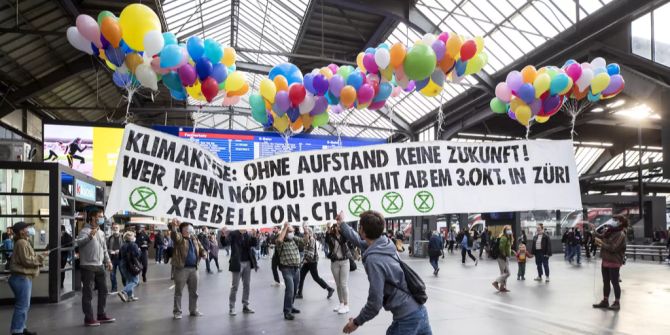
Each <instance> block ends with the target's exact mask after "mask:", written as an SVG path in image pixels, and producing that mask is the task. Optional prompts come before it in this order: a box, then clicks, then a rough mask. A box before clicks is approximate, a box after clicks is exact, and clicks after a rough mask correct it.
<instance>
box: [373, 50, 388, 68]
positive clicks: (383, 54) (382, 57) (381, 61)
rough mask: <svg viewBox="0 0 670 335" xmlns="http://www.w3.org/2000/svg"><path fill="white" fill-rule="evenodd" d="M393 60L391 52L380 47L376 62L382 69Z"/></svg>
mask: <svg viewBox="0 0 670 335" xmlns="http://www.w3.org/2000/svg"><path fill="white" fill-rule="evenodd" d="M390 62H391V54H390V53H389V51H388V50H386V49H384V48H378V49H377V51H375V63H377V66H378V67H379V68H380V69H385V68H386V67H387V66H389V63H390Z"/></svg>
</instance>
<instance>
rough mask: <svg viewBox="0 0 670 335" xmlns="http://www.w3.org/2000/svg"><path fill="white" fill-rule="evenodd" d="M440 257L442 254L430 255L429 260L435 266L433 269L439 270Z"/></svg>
mask: <svg viewBox="0 0 670 335" xmlns="http://www.w3.org/2000/svg"><path fill="white" fill-rule="evenodd" d="M439 259H440V255H437V256H429V262H430V265H431V266H432V267H433V271H437V269H438V268H439V266H438V265H437V261H438V260H439Z"/></svg>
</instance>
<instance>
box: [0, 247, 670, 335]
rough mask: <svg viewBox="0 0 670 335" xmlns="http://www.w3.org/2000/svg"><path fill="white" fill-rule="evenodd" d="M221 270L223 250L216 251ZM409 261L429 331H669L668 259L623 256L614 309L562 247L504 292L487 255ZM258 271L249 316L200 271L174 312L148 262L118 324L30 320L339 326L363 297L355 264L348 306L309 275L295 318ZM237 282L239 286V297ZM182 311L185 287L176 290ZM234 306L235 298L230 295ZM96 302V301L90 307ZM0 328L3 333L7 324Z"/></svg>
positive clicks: (69, 309) (140, 326) (46, 328)
mask: <svg viewBox="0 0 670 335" xmlns="http://www.w3.org/2000/svg"><path fill="white" fill-rule="evenodd" d="M221 263H222V265H223V264H225V265H226V266H225V270H227V263H228V262H227V258H226V257H225V256H224V255H222V256H221ZM409 263H410V264H411V265H412V267H414V268H415V269H416V270H417V271H418V272H419V273H420V274H425V276H424V279H425V281H426V285H427V286H428V294H429V300H428V303H427V305H426V306H427V308H428V311H429V315H430V319H431V325H432V328H433V332H434V333H435V334H477V335H484V334H496V335H501V334H514V335H517V334H519V335H521V334H524V335H525V334H636V335H637V334H657V335H660V334H670V317H669V314H668V312H669V311H670V279H669V278H670V266H668V265H661V264H658V263H643V262H637V263H634V262H629V264H628V265H626V266H625V267H624V268H623V270H622V277H623V283H622V287H623V298H622V310H621V311H619V312H618V313H616V312H611V311H601V310H594V309H592V308H591V304H592V303H593V302H596V301H598V300H599V299H600V298H601V287H602V284H601V279H600V272H599V268H598V266H599V264H597V263H595V262H584V264H583V265H581V266H573V265H570V264H567V263H565V262H564V261H563V259H562V256H561V255H557V256H555V257H552V259H551V261H550V267H551V271H552V275H551V282H550V283H537V282H534V281H533V280H532V278H533V277H534V275H535V273H536V272H535V267H534V262H531V263H528V268H527V276H526V279H527V280H526V281H517V280H516V270H517V266H516V264H512V265H511V268H512V272H513V274H512V276H511V277H510V280H509V285H508V286H509V288H510V290H511V292H510V293H506V294H500V293H495V291H494V289H493V287H492V286H491V281H492V280H493V279H494V278H495V277H496V276H497V275H498V266H497V263H496V262H494V261H490V260H485V261H482V262H480V264H479V266H477V267H475V266H474V264H473V263H471V262H470V261H468V264H466V265H465V266H463V265H462V264H461V263H460V255H458V256H457V255H447V258H446V259H445V260H441V264H440V266H441V268H442V269H441V271H440V276H439V277H434V276H432V274H431V273H432V268H430V265H429V264H428V260H425V259H410V260H409ZM260 264H261V270H259V271H258V272H255V273H252V291H251V304H252V307H253V308H254V309H255V310H256V314H253V315H244V314H241V313H240V314H238V315H237V316H235V317H230V316H228V314H227V312H228V294H229V292H230V278H231V276H230V273H229V272H228V271H224V272H223V273H218V274H212V275H208V274H206V273H205V272H204V269H201V272H200V284H199V287H200V288H199V293H200V300H199V304H200V311H202V312H203V313H205V316H204V317H202V318H197V319H196V318H190V317H184V319H182V320H176V321H175V320H172V318H171V316H172V298H173V290H172V282H171V281H170V280H169V265H155V264H152V265H151V267H150V269H149V282H148V283H147V284H142V285H140V286H139V287H138V289H137V295H138V296H139V298H140V301H138V302H135V303H126V304H124V303H122V302H121V301H120V300H119V299H118V297H116V296H110V299H109V301H108V311H109V314H110V315H112V316H114V317H116V318H117V320H118V321H117V323H115V324H109V325H103V326H101V327H99V328H96V329H87V328H84V327H83V326H82V322H83V316H82V313H81V302H80V296H79V295H77V296H76V297H75V298H74V299H71V300H69V301H67V302H64V303H60V304H57V305H35V306H33V307H32V309H31V311H30V318H29V323H28V324H29V328H30V329H31V330H35V331H37V332H38V333H39V334H68V335H78V334H87V335H90V334H115V335H120V334H123V335H132V334H143V335H144V334H203V335H204V334H236V335H241V334H268V335H275V334H319V335H326V334H341V333H342V327H343V326H344V324H345V323H346V322H347V320H348V318H349V317H353V316H355V315H356V314H357V312H358V311H359V310H360V308H361V307H362V306H363V304H364V303H365V299H366V296H367V288H368V283H367V280H366V275H365V272H364V270H363V268H362V267H361V266H359V270H358V271H355V272H352V273H351V276H350V280H349V292H350V300H351V303H350V304H351V307H352V313H351V314H350V315H348V316H345V315H337V314H335V313H333V312H332V306H333V305H334V304H335V302H336V301H337V298H336V295H335V296H334V297H333V298H332V299H331V300H330V301H327V300H326V291H325V290H322V289H321V288H320V287H318V286H317V285H316V284H315V283H314V281H313V280H312V279H311V278H310V277H309V276H308V277H307V280H306V283H305V292H304V295H305V299H303V300H297V303H296V305H297V308H299V309H301V310H302V313H301V314H299V315H297V318H296V320H294V321H285V320H284V319H283V316H282V313H281V308H282V307H281V306H282V301H283V300H282V299H283V289H281V288H275V287H271V286H270V283H271V282H272V279H271V278H272V275H271V272H270V261H269V259H265V260H261V262H260ZM329 265H330V264H329V262H328V261H327V260H324V259H321V262H320V264H319V271H320V273H321V275H322V277H323V278H324V279H325V280H326V281H328V282H329V283H330V285H333V280H332V275H331V274H330V266H329ZM241 293H242V292H241V288H240V292H238V294H239V295H240V297H238V299H241ZM184 295H185V296H184V297H183V298H184V301H183V307H184V309H185V310H186V308H187V305H188V302H187V300H188V299H187V294H186V290H185V291H184ZM238 305H241V303H239V302H238ZM94 306H95V305H94ZM10 318H11V307H10V306H2V307H0V320H1V322H0V324H1V325H2V327H4V328H5V329H7V328H9V326H8V323H9V319H10ZM390 322H391V314H390V313H388V312H385V311H381V312H380V314H379V315H378V316H377V318H375V319H374V320H373V321H371V322H369V323H368V324H365V325H364V326H363V327H361V328H359V329H358V331H357V332H356V333H355V334H384V333H385V329H386V328H387V327H388V325H389V324H390ZM5 329H3V330H2V332H4V331H5Z"/></svg>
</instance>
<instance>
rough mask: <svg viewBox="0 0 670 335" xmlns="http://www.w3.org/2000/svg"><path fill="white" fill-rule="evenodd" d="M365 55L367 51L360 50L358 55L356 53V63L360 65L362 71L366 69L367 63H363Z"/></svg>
mask: <svg viewBox="0 0 670 335" xmlns="http://www.w3.org/2000/svg"><path fill="white" fill-rule="evenodd" d="M364 57H365V52H359V53H358V55H356V65H358V68H359V69H361V71H365V63H363V58H364Z"/></svg>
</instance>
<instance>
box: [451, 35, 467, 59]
mask: <svg viewBox="0 0 670 335" xmlns="http://www.w3.org/2000/svg"><path fill="white" fill-rule="evenodd" d="M461 45H463V39H461V37H460V36H458V35H456V34H455V33H453V34H450V35H449V39H448V40H447V54H448V55H449V56H450V57H451V58H453V59H458V58H459V55H460V53H461Z"/></svg>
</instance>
